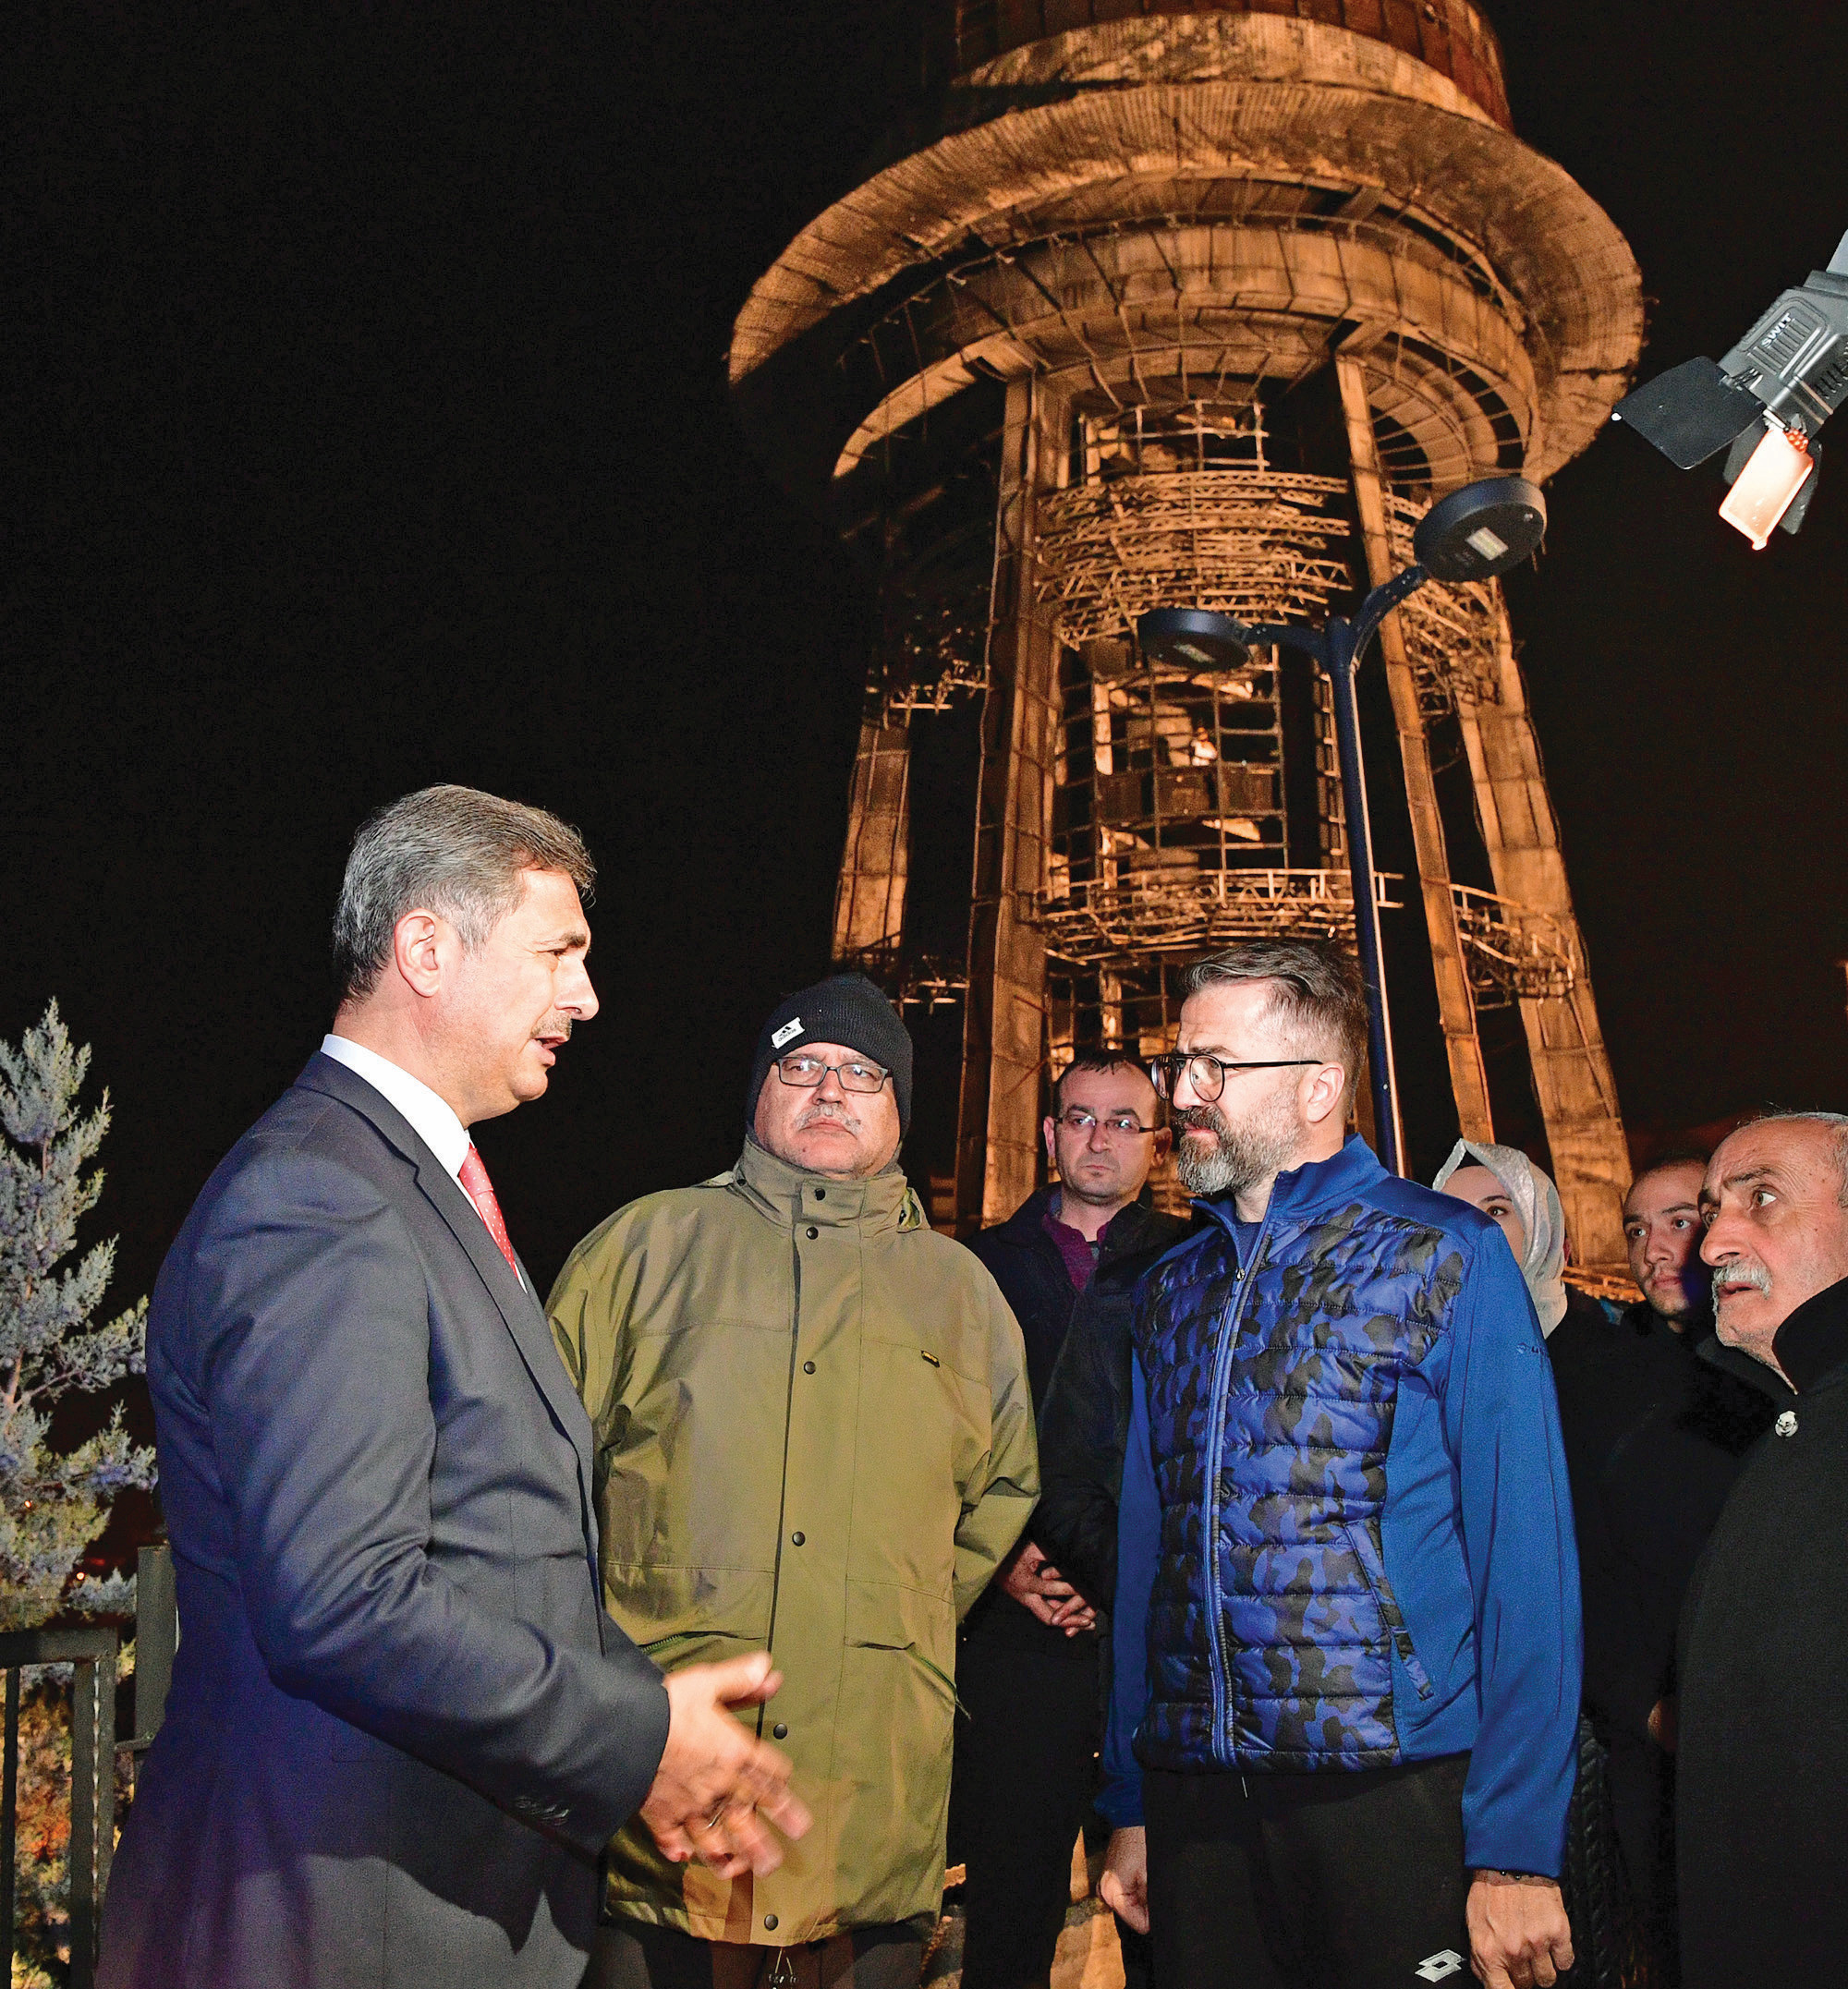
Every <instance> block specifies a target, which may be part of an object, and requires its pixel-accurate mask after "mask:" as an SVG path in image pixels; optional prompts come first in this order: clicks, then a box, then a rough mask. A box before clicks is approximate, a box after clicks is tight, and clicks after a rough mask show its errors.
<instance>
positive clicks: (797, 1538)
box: [789, 1534, 808, 1547]
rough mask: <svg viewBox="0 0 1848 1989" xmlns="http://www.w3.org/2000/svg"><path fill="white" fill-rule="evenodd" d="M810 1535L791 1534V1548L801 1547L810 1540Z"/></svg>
mask: <svg viewBox="0 0 1848 1989" xmlns="http://www.w3.org/2000/svg"><path fill="white" fill-rule="evenodd" d="M806 1539H808V1534H790V1536H789V1544H790V1546H795V1547H799V1546H801V1545H802V1543H803V1542H804V1541H805V1540H806Z"/></svg>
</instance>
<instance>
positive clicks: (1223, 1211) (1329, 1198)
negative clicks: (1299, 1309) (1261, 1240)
mask: <svg viewBox="0 0 1848 1989" xmlns="http://www.w3.org/2000/svg"><path fill="white" fill-rule="evenodd" d="M1391 1179H1392V1177H1391V1176H1390V1175H1389V1174H1388V1173H1387V1171H1386V1170H1385V1169H1384V1168H1383V1167H1381V1166H1380V1162H1379V1161H1378V1160H1377V1159H1376V1158H1374V1155H1373V1149H1372V1148H1371V1147H1370V1146H1368V1144H1367V1142H1366V1141H1365V1140H1364V1139H1362V1138H1361V1136H1360V1135H1359V1134H1357V1133H1350V1134H1348V1136H1347V1140H1346V1143H1345V1144H1344V1145H1343V1147H1342V1149H1341V1151H1340V1152H1339V1153H1333V1154H1331V1155H1330V1156H1329V1157H1328V1158H1327V1159H1326V1160H1307V1161H1305V1162H1304V1164H1303V1165H1302V1166H1301V1167H1293V1168H1290V1169H1288V1170H1285V1171H1284V1172H1283V1173H1281V1174H1279V1175H1278V1177H1277V1181H1276V1185H1275V1186H1274V1187H1273V1188H1272V1189H1271V1190H1270V1207H1269V1208H1268V1209H1266V1210H1265V1213H1264V1219H1265V1221H1266V1222H1267V1223H1275V1222H1278V1221H1280V1220H1281V1221H1284V1222H1302V1221H1306V1220H1307V1219H1309V1218H1311V1217H1313V1216H1316V1215H1319V1214H1321V1213H1322V1212H1323V1211H1324V1210H1326V1209H1330V1208H1338V1207H1341V1206H1342V1205H1343V1203H1347V1202H1352V1201H1354V1200H1355V1199H1356V1196H1361V1195H1368V1194H1371V1193H1372V1192H1373V1190H1375V1189H1376V1188H1377V1187H1378V1186H1379V1185H1380V1182H1382V1181H1389V1180H1391ZM1194 1208H1195V1210H1196V1212H1197V1213H1198V1214H1204V1215H1206V1216H1209V1217H1210V1218H1211V1219H1212V1220H1213V1221H1215V1222H1217V1223H1218V1224H1219V1225H1220V1227H1221V1228H1222V1229H1223V1230H1224V1231H1226V1233H1227V1234H1228V1235H1230V1236H1232V1237H1234V1239H1236V1237H1237V1234H1238V1231H1237V1227H1236V1225H1237V1222H1238V1210H1237V1208H1236V1207H1235V1206H1234V1199H1233V1197H1232V1196H1231V1195H1214V1196H1212V1197H1210V1199H1206V1198H1203V1199H1201V1200H1198V1201H1196V1202H1195V1204H1194Z"/></svg>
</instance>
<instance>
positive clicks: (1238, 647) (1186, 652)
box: [1136, 608, 1251, 670]
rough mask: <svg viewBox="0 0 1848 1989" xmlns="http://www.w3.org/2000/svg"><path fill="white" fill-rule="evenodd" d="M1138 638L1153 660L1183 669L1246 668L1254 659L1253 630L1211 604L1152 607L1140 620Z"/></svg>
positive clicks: (1140, 616) (1147, 654) (1151, 660)
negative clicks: (1206, 605)
mask: <svg viewBox="0 0 1848 1989" xmlns="http://www.w3.org/2000/svg"><path fill="white" fill-rule="evenodd" d="M1136 639H1137V641H1138V642H1139V643H1140V644H1141V645H1142V653H1143V655H1144V656H1146V657H1147V658H1148V659H1149V661H1150V662H1156V663H1168V664H1171V665H1175V666H1178V667H1179V668H1181V669H1183V670H1242V669H1243V668H1244V667H1245V665H1246V663H1247V662H1248V661H1250V660H1251V647H1250V639H1251V632H1250V630H1249V629H1247V628H1246V625H1245V624H1244V623H1243V622H1240V621H1237V620H1235V619H1234V617H1233V616H1231V615H1229V614H1216V613H1214V612H1213V611H1212V610H1211V609H1210V608H1151V609H1150V610H1149V612H1148V613H1147V614H1144V615H1139V616H1138V617H1137V623H1136Z"/></svg>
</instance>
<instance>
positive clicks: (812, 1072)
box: [776, 1049, 892, 1091]
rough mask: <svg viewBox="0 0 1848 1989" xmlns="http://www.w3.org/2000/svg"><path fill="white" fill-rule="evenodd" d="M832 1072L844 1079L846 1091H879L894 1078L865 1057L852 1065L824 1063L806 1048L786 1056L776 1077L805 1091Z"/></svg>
mask: <svg viewBox="0 0 1848 1989" xmlns="http://www.w3.org/2000/svg"><path fill="white" fill-rule="evenodd" d="M830 1071H832V1072H833V1073H834V1075H835V1076H836V1077H838V1078H839V1079H840V1080H841V1089H842V1090H843V1091H877V1090H878V1089H879V1088H880V1086H881V1085H883V1084H884V1083H885V1081H886V1079H887V1078H888V1077H890V1076H891V1075H892V1073H891V1072H890V1071H886V1070H881V1068H880V1066H879V1065H878V1064H876V1063H871V1062H869V1061H867V1060H866V1059H865V1058H856V1059H855V1060H854V1061H852V1062H851V1063H823V1062H822V1061H821V1058H820V1057H811V1056H810V1055H809V1054H808V1051H807V1050H806V1049H798V1050H796V1052H795V1054H794V1055H792V1056H787V1057H784V1059H783V1060H782V1061H781V1062H779V1063H778V1064H777V1066H776V1074H777V1075H778V1076H779V1077H780V1078H782V1080H783V1082H784V1084H785V1085H796V1087H797V1088H798V1089H799V1090H802V1091H812V1090H814V1088H815V1086H816V1085H819V1084H820V1083H821V1080H822V1079H823V1078H824V1077H826V1076H827V1074H828V1073H829V1072H830Z"/></svg>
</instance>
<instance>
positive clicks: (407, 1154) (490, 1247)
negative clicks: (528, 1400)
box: [296, 1050, 590, 1483]
mask: <svg viewBox="0 0 1848 1989" xmlns="http://www.w3.org/2000/svg"><path fill="white" fill-rule="evenodd" d="M296 1085H297V1088H298V1089H299V1090H303V1091H316V1092H319V1093H321V1094H322V1097H324V1098H333V1099H334V1100H336V1101H337V1102H338V1103H339V1104H342V1105H345V1106H346V1107H347V1108H348V1109H349V1110H353V1111H356V1112H358V1113H359V1116H360V1118H362V1119H364V1120H366V1121H367V1122H369V1123H370V1124H371V1126H372V1127H373V1128H374V1130H375V1131H376V1132H377V1133H378V1134H380V1135H381V1137H383V1139H384V1140H386V1141H387V1142H388V1143H389V1144H390V1145H391V1146H394V1147H395V1148H396V1149H397V1151H398V1152H399V1153H400V1154H402V1155H403V1156H404V1158H406V1159H407V1161H409V1163H410V1164H411V1166H412V1167H413V1168H414V1169H415V1170H416V1172H417V1184H418V1186H419V1188H420V1189H421V1190H422V1191H423V1194H424V1197H425V1199H426V1200H427V1201H428V1202H429V1203H430V1204H431V1206H432V1207H433V1208H434V1209H435V1210H436V1212H437V1214H438V1215H439V1216H441V1217H442V1218H443V1219H444V1222H445V1223H447V1224H448V1226H449V1229H450V1231H451V1232H452V1233H453V1234H454V1236H455V1238H456V1242H457V1243H460V1244H461V1246H462V1248H463V1249H464V1250H465V1251H466V1252H467V1253H468V1260H469V1262H470V1263H472V1264H473V1265H474V1267H475V1268H476V1270H477V1271H478V1272H479V1273H480V1279H481V1282H482V1283H483V1284H484V1285H486V1286H487V1288H488V1295H489V1297H491V1298H492V1300H493V1302H494V1304H495V1306H496V1308H497V1309H498V1311H499V1312H500V1315H501V1316H502V1318H503V1319H505V1321H506V1324H507V1330H508V1331H509V1332H510V1333H512V1335H513V1337H514V1344H515V1346H516V1347H517V1348H518V1350H519V1354H520V1358H521V1360H523V1361H524V1362H525V1363H526V1366H527V1371H528V1373H529V1374H530V1375H531V1377H532V1379H533V1385H534V1386H535V1387H536V1388H537V1389H539V1392H540V1393H541V1395H542V1396H543V1397H544V1398H545V1401H546V1403H547V1406H548V1407H549V1408H550V1409H551V1411H552V1413H553V1418H554V1419H555V1420H556V1421H557V1423H558V1425H559V1426H560V1428H562V1429H563V1430H564V1431H565V1434H566V1435H567V1436H568V1437H570V1438H571V1441H572V1444H573V1445H574V1447H575V1448H576V1449H577V1458H578V1466H579V1469H580V1471H582V1472H583V1473H585V1474H588V1473H589V1472H590V1420H589V1418H588V1417H587V1416H586V1414H585V1412H584V1405H583V1403H582V1402H581V1401H578V1399H577V1391H576V1389H573V1388H572V1386H571V1381H570V1377H568V1376H567V1375H566V1374H565V1364H564V1362H563V1361H561V1360H560V1359H559V1357H558V1350H557V1348H556V1347H555V1346H554V1345H553V1340H552V1328H550V1327H549V1326H548V1325H547V1324H546V1321H545V1314H544V1313H543V1312H542V1311H541V1308H540V1304H539V1301H538V1300H537V1299H536V1298H534V1297H533V1295H532V1294H531V1292H529V1291H528V1290H527V1288H526V1286H525V1284H524V1283H523V1282H522V1281H521V1280H520V1279H518V1278H517V1277H516V1276H515V1275H514V1270H513V1267H512V1266H511V1265H510V1264H509V1263H508V1262H507V1260H506V1259H505V1257H504V1256H503V1255H501V1252H500V1246H499V1245H498V1244H497V1243H495V1242H494V1240H493V1238H492V1236H490V1235H489V1233H488V1226H487V1224H486V1223H485V1222H483V1221H482V1220H481V1218H480V1215H479V1214H478V1213H477V1211H476V1208H475V1205H474V1203H473V1202H471V1201H470V1200H469V1199H468V1196H467V1195H465V1194H464V1193H463V1192H462V1189H461V1186H460V1184H459V1183H458V1182H457V1181H456V1177H455V1176H454V1175H453V1174H452V1173H451V1172H450V1171H449V1170H448V1169H447V1168H446V1167H444V1164H443V1163H442V1161H441V1160H439V1159H438V1158H436V1156H435V1155H434V1154H433V1153H432V1151H431V1150H430V1148H429V1147H428V1146H426V1145H425V1144H424V1142H423V1140H422V1139H421V1138H420V1137H419V1135H418V1134H417V1133H416V1132H415V1131H414V1130H413V1129H412V1127H411V1123H410V1122H409V1121H408V1120H407V1118H406V1117H405V1116H404V1114H403V1113H402V1112H401V1111H399V1110H398V1109H397V1107H396V1106H395V1105H393V1104H392V1103H391V1102H390V1101H389V1100H388V1099H387V1098H385V1096H384V1094H383V1092H382V1091H379V1090H377V1089H375V1088H374V1087H373V1086H372V1085H369V1084H368V1083H367V1082H366V1080H365V1079H364V1078H363V1077H361V1076H360V1075H359V1073H358V1072H357V1071H352V1070H349V1069H348V1068H347V1067H346V1064H344V1063H339V1062H336V1061H334V1058H332V1057H324V1056H322V1054H321V1052H320V1051H319V1050H317V1051H316V1052H315V1053H314V1055H313V1056H311V1057H310V1059H309V1060H308V1063H307V1066H306V1067H305V1068H304V1070H303V1071H302V1073H301V1075H300V1076H299V1077H298V1078H297V1079H296ZM587 1483H588V1477H587Z"/></svg>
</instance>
